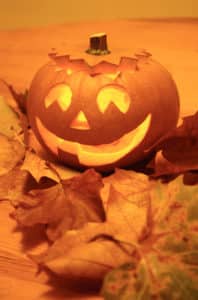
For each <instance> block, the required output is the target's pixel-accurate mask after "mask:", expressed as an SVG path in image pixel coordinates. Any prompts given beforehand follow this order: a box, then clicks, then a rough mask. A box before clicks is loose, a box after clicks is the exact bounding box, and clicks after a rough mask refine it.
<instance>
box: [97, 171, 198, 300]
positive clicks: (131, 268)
mask: <svg viewBox="0 0 198 300" xmlns="http://www.w3.org/2000/svg"><path fill="white" fill-rule="evenodd" d="M157 190H158V192H157V193H158V194H159V195H160V196H161V195H162V197H159V198H158V201H157V203H156V201H155V203H154V207H153V227H152V231H151V232H150V235H148V236H147V237H146V239H144V240H141V241H140V242H139V244H138V245H137V253H138V254H139V260H137V261H136V262H134V261H132V262H131V263H130V264H125V265H122V266H120V267H119V268H117V269H115V270H113V271H112V272H110V273H109V274H108V275H107V276H106V278H105V281H104V284H103V289H102V294H103V296H104V299H112V300H114V299H115V300H117V299H119V300H125V299H134V300H135V299H182V300H185V299H191V300H196V299H197V297H198V288H197V280H198V264H197V262H198V236H197V228H198V226H197V224H198V209H197V202H198V186H186V185H184V184H183V180H182V176H180V177H178V178H177V179H176V180H174V181H172V182H170V183H169V184H168V185H167V184H166V185H164V184H162V183H157ZM152 203H153V202H152Z"/></svg>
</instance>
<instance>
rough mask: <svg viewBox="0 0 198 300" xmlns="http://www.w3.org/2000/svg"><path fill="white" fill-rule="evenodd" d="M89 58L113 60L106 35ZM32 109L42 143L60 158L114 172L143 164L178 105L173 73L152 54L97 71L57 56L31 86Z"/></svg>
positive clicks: (94, 43)
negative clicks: (119, 168) (141, 162)
mask: <svg viewBox="0 0 198 300" xmlns="http://www.w3.org/2000/svg"><path fill="white" fill-rule="evenodd" d="M88 52H93V53H92V54H101V53H102V54H106V53H105V52H108V50H107V44H106V36H105V35H95V36H93V37H92V38H91V48H90V49H89V51H88ZM86 55H87V56H89V54H86ZM109 55H110V56H111V54H109ZM106 57H108V56H106ZM27 111H28V116H29V121H30V124H31V127H32V129H33V131H34V133H35V135H36V137H37V138H38V140H39V141H40V143H41V144H42V145H43V146H44V147H46V148H47V149H48V150H49V151H50V152H51V153H53V154H54V155H55V156H56V157H57V158H58V159H59V160H61V161H62V162H64V163H66V164H67V165H70V166H73V167H76V168H87V167H94V168H96V169H97V170H99V171H111V170H113V169H114V167H124V166H128V165H130V164H133V163H135V162H137V161H138V160H141V159H142V158H144V157H145V155H146V154H147V153H148V150H149V149H152V146H153V145H154V144H155V143H156V141H157V140H158V139H159V138H161V137H162V136H163V135H165V134H166V133H167V132H168V131H169V130H170V129H172V128H173V127H174V126H175V125H176V123H177V120H178V114H179V99H178V93H177V89H176V86H175V83H174V81H173V79H172V78H171V76H170V74H169V73H168V71H167V70H166V69H165V68H164V67H162V66H161V65H160V64H159V63H157V62H156V61H154V60H153V59H152V58H151V56H150V55H149V54H148V53H147V52H142V53H140V54H138V55H135V56H134V57H120V61H119V63H118V64H114V63H110V62H108V61H103V60H101V61H100V62H99V63H97V64H95V65H94V64H93V65H90V64H88V63H87V61H86V60H85V59H71V58H70V57H69V56H67V55H65V56H58V55H52V56H51V61H50V62H49V63H48V64H46V65H45V66H43V67H42V68H41V69H40V70H39V71H38V72H37V74H36V75H35V77H34V79H33V81H32V84H31V86H30V90H29V96H28V101H27Z"/></svg>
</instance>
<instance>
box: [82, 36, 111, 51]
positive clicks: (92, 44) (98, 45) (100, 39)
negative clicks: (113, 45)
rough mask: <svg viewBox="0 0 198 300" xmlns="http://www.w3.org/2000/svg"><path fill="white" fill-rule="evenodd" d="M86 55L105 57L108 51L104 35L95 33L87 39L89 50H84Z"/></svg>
mask: <svg viewBox="0 0 198 300" xmlns="http://www.w3.org/2000/svg"><path fill="white" fill-rule="evenodd" d="M86 52H87V53H88V54H92V55H106V54H109V53H110V51H109V50H108V47H107V35H106V33H95V34H92V35H91V36H90V37H89V49H87V50H86Z"/></svg>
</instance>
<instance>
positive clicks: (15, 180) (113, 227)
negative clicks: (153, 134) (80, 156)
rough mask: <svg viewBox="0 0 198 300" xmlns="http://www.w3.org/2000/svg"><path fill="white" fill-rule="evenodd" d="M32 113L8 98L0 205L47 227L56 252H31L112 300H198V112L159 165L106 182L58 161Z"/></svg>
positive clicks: (1, 102)
mask: <svg viewBox="0 0 198 300" xmlns="http://www.w3.org/2000/svg"><path fill="white" fill-rule="evenodd" d="M1 84H2V83H1ZM4 90H5V88H4ZM15 96H16V95H15ZM15 98H16V100H18V99H17V97H15ZM18 98H19V99H22V98H21V97H18ZM24 107H25V106H23V107H22V108H23V109H21V103H19V101H15V99H14V98H13V97H11V95H10V94H9V93H5V94H4V96H0V115H1V120H0V145H1V147H0V199H1V200H8V201H10V203H11V204H12V205H13V207H14V212H13V217H14V218H15V219H16V221H17V222H18V224H19V226H20V227H21V230H22V231H23V229H24V227H32V228H34V226H36V225H38V224H39V225H40V226H43V230H44V232H45V237H44V238H45V239H46V240H47V242H48V248H47V250H45V251H44V252H41V253H37V254H30V253H27V254H28V255H29V256H31V258H32V259H33V260H34V261H36V262H37V263H38V266H39V268H40V269H43V270H50V271H51V272H52V273H54V274H56V275H57V276H61V277H62V278H64V279H65V281H71V280H74V281H78V282H83V283H86V285H87V286H90V288H91V287H92V285H93V284H95V283H102V288H101V295H102V296H103V297H104V299H106V300H114V299H115V300H133V299H139V300H141V299H142V300H143V299H156V300H157V299H178V300H187V299H188V300H196V299H198V286H197V282H198V184H197V183H198V113H196V114H195V115H193V116H189V117H185V118H184V119H183V120H182V122H181V125H179V126H178V128H176V129H175V130H173V131H172V132H170V133H169V135H168V136H167V137H166V138H165V139H164V140H162V141H160V142H159V143H158V144H157V145H156V147H155V149H154V153H153V156H152V159H151V161H149V162H148V161H147V162H145V163H144V164H141V165H139V167H138V166H136V167H135V169H133V170H132V169H130V170H121V169H117V170H115V172H114V173H113V174H111V175H109V176H104V177H102V175H101V174H99V173H97V172H95V171H94V170H93V169H89V170H87V171H85V172H82V173H80V172H77V171H74V170H72V169H70V168H67V167H66V166H63V165H60V164H58V163H57V162H56V161H54V160H53V159H52V158H51V157H50V155H49V154H47V153H46V152H45V150H43V149H42V148H41V147H40V146H39V144H38V143H37V141H36V139H35V137H34V135H33V133H32V131H31V129H30V128H29V127H28V122H27V119H26V115H25V112H24V111H25V110H24ZM148 174H149V175H148Z"/></svg>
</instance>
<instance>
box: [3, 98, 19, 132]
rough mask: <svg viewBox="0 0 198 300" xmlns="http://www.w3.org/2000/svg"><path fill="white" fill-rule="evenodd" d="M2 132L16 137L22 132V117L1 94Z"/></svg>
mask: <svg viewBox="0 0 198 300" xmlns="http://www.w3.org/2000/svg"><path fill="white" fill-rule="evenodd" d="M0 115H1V120H0V133H1V134H4V135H6V136H7V137H9V138H11V137H15V136H17V135H19V133H20V132H21V130H22V129H21V126H20V119H19V118H18V116H17V114H16V113H15V112H14V111H13V110H12V108H11V107H9V105H8V104H7V103H6V101H5V100H4V98H3V97H2V96H0Z"/></svg>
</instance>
